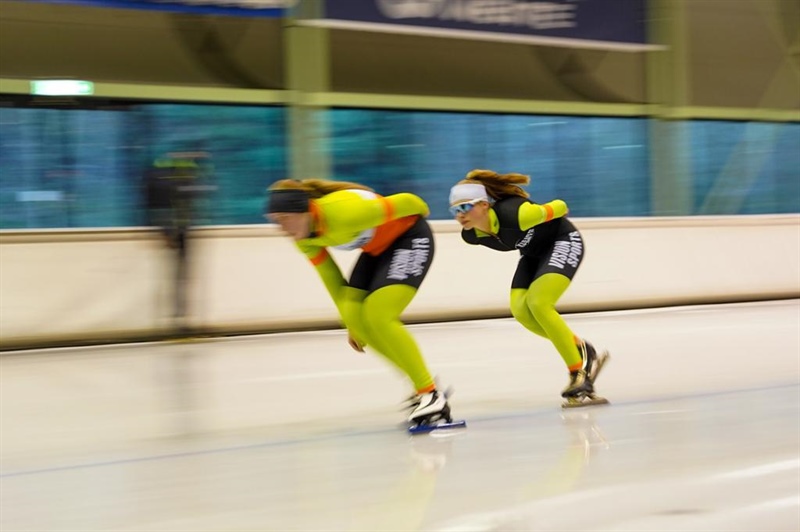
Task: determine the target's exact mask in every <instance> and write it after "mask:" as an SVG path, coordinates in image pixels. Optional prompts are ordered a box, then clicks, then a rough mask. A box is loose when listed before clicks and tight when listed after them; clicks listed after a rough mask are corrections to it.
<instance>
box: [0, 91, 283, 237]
mask: <svg viewBox="0 0 800 532" xmlns="http://www.w3.org/2000/svg"><path fill="white" fill-rule="evenodd" d="M284 114H285V111H284V109H283V108H280V107H255V106H227V105H185V104H136V105H120V106H119V109H118V110H98V109H33V108H13V107H6V108H0V228H3V229H14V228H70V227H123V226H139V225H143V224H144V223H145V220H146V219H147V217H146V213H145V204H144V193H143V188H144V187H143V180H144V174H145V172H146V171H147V169H148V168H150V166H151V165H152V164H153V162H154V161H155V160H156V159H159V158H161V157H164V156H165V155H166V154H169V153H174V152H204V153H207V154H208V155H209V156H210V159H209V161H210V166H211V168H212V169H213V170H212V171H211V172H210V176H209V180H210V183H209V187H208V192H207V193H206V194H205V195H204V199H205V201H201V202H199V209H198V211H197V213H196V214H197V219H196V220H195V222H196V223H198V224H245V223H260V222H262V221H263V218H262V216H261V215H262V212H263V205H264V191H265V189H266V187H267V186H268V185H269V184H270V183H271V182H272V181H275V180H276V179H280V178H283V177H285V176H286V174H287V170H286V137H285V116H284Z"/></svg>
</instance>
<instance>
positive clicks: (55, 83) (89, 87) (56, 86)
mask: <svg viewBox="0 0 800 532" xmlns="http://www.w3.org/2000/svg"><path fill="white" fill-rule="evenodd" d="M31 94H36V95H38V96H89V95H91V94H94V83H92V82H91V81H83V80H80V79H39V80H36V81H31Z"/></svg>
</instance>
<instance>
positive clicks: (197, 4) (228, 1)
mask: <svg viewBox="0 0 800 532" xmlns="http://www.w3.org/2000/svg"><path fill="white" fill-rule="evenodd" d="M29 1H34V2H39V3H49V4H77V5H86V6H94V7H112V8H116V9H145V10H149V11H171V12H175V13H194V14H199V15H229V16H237V17H269V18H280V17H283V16H284V15H285V14H286V10H287V9H288V8H290V7H292V6H293V5H294V4H295V3H296V2H297V0H29Z"/></svg>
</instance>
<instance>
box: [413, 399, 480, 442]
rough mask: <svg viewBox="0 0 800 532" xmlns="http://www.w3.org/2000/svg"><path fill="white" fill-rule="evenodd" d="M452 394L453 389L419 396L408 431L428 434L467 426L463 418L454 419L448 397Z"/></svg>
mask: <svg viewBox="0 0 800 532" xmlns="http://www.w3.org/2000/svg"><path fill="white" fill-rule="evenodd" d="M451 394H452V389H447V390H445V391H443V392H440V391H437V390H433V391H432V392H429V393H425V394H420V395H419V396H417V401H416V405H415V406H414V410H413V411H412V413H411V415H410V416H409V419H408V422H409V423H410V425H409V427H408V432H409V433H410V434H427V433H430V432H433V431H439V430H451V429H460V428H466V426H467V422H466V421H464V420H463V419H459V420H456V421H453V418H452V416H451V415H450V405H449V404H448V403H447V398H448V396H450V395H451Z"/></svg>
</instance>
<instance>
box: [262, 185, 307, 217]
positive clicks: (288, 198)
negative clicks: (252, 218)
mask: <svg viewBox="0 0 800 532" xmlns="http://www.w3.org/2000/svg"><path fill="white" fill-rule="evenodd" d="M309 198H310V196H309V194H308V192H306V191H305V190H297V189H285V190H271V191H270V192H269V202H268V203H267V213H268V214H273V213H276V212H308V200H309Z"/></svg>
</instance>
